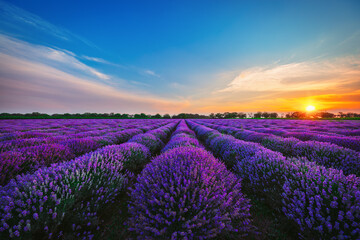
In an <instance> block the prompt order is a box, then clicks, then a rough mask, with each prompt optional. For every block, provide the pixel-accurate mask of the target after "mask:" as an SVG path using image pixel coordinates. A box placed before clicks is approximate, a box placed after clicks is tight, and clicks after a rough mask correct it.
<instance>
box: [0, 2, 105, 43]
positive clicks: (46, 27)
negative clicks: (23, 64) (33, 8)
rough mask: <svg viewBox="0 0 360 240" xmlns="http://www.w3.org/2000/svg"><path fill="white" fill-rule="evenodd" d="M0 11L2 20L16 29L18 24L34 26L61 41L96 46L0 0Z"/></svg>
mask: <svg viewBox="0 0 360 240" xmlns="http://www.w3.org/2000/svg"><path fill="white" fill-rule="evenodd" d="M0 13H1V14H0V16H2V17H1V18H3V19H4V22H5V21H6V24H7V25H13V27H15V28H16V29H19V26H23V27H24V28H25V29H27V28H34V29H37V30H39V31H41V32H43V33H45V34H49V35H52V36H53V37H56V38H58V39H61V40H63V41H73V40H77V41H80V42H81V43H83V44H86V45H87V46H89V47H92V48H98V47H97V46H96V45H95V44H93V43H92V42H90V41H88V40H86V39H84V38H83V37H80V36H78V35H76V34H74V33H72V32H70V31H68V30H67V29H65V28H62V27H59V26H55V25H54V24H51V23H50V22H48V21H46V20H44V19H42V18H40V17H39V16H37V15H35V14H32V13H30V12H28V11H26V10H24V9H21V8H18V7H16V6H15V5H13V4H10V3H7V2H5V1H1V0H0Z"/></svg>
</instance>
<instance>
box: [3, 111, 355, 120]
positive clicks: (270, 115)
mask: <svg viewBox="0 0 360 240" xmlns="http://www.w3.org/2000/svg"><path fill="white" fill-rule="evenodd" d="M34 118H36V119H63V118H65V119H66V118H69V119H74V118H75V119H76V118H79V119H90V118H110V119H111V118H113V119H204V118H207V119H243V118H256V119H262V118H265V119H276V118H289V119H309V118H310V119H322V118H326V119H328V118H330V119H331V118H342V119H356V118H360V114H359V113H354V112H348V113H344V112H339V113H337V114H334V113H330V112H326V111H322V112H311V113H308V112H291V113H286V114H278V113H276V112H256V113H243V112H224V113H211V114H209V115H203V114H197V113H195V114H194V113H180V114H174V115H170V114H163V115H161V114H159V113H157V114H154V115H151V114H145V113H137V114H127V113H90V112H85V113H63V114H59V113H55V114H51V115H50V114H47V113H39V112H32V113H0V119H34Z"/></svg>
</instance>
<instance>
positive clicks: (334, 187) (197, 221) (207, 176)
mask: <svg viewBox="0 0 360 240" xmlns="http://www.w3.org/2000/svg"><path fill="white" fill-rule="evenodd" d="M359 177H360V121H325V120H324V121H310V120H278V119H276V120H261V119H259V120H254V119H244V120H239V119H206V120H205V119H192V120H178V119H168V120H165V119H161V120H160V119H152V120H150V119H147V120H145V119H144V120H134V119H131V120H130V119H129V120H118V119H97V120H95V119H86V120H85V119H82V120H69V119H68V120H66V119H56V120H55V119H53V120H50V119H48V120H2V121H0V195H1V196H0V221H1V222H0V239H360V178H359Z"/></svg>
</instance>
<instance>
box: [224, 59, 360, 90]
mask: <svg viewBox="0 0 360 240" xmlns="http://www.w3.org/2000/svg"><path fill="white" fill-rule="evenodd" d="M359 66H360V58H359V57H346V58H338V59H330V60H322V61H305V62H296V63H289V64H284V65H274V66H266V67H254V68H250V69H246V70H244V71H242V72H241V73H240V74H239V75H238V76H236V77H235V78H234V79H233V80H232V81H231V82H230V83H229V84H228V85H227V86H226V87H225V88H223V89H221V90H219V91H218V92H223V93H226V92H238V91H255V92H266V91H281V92H286V91H304V90H317V89H331V88H334V87H336V86H338V85H341V84H346V83H349V82H353V81H358V79H359V77H360V67H359Z"/></svg>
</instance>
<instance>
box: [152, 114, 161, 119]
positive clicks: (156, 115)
mask: <svg viewBox="0 0 360 240" xmlns="http://www.w3.org/2000/svg"><path fill="white" fill-rule="evenodd" d="M151 118H156V119H160V118H162V117H161V115H160V114H159V113H157V114H155V115H154V116H151Z"/></svg>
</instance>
